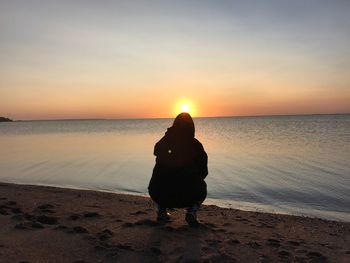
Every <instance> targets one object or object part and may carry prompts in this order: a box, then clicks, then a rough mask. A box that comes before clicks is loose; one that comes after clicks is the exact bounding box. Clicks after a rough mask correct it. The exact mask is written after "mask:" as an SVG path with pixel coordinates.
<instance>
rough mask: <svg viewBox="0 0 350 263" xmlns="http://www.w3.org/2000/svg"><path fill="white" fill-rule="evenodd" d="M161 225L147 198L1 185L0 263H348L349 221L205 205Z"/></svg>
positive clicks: (177, 214)
mask: <svg viewBox="0 0 350 263" xmlns="http://www.w3.org/2000/svg"><path fill="white" fill-rule="evenodd" d="M171 214H172V222H170V223H166V224H159V223H157V222H156V221H155V212H154V206H153V204H152V201H151V200H150V199H149V198H146V197H139V196H132V195H123V194H113V193H104V192H96V191H86V190H72V189H63V188H55V187H44V186H30V185H16V184H7V183H0V225H1V228H0V262H4V263H5V262H128V263H131V262H344V263H346V262H350V223H344V222H335V221H327V220H323V219H317V218H308V217H298V216H289V215H278V214H269V213H259V212H247V211H240V210H235V209H226V208H219V207H217V206H211V205H210V206H203V207H202V209H201V210H200V211H199V212H198V216H199V218H200V220H201V222H202V225H201V226H200V227H198V228H190V227H189V226H187V224H186V222H185V220H184V211H183V209H176V210H175V211H173V212H172V213H171Z"/></svg>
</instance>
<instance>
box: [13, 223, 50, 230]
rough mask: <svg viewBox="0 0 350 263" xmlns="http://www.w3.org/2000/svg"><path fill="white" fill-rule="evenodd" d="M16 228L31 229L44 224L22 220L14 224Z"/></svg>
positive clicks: (41, 227)
mask: <svg viewBox="0 0 350 263" xmlns="http://www.w3.org/2000/svg"><path fill="white" fill-rule="evenodd" d="M15 228H16V229H21V230H32V229H43V228H44V226H43V225H42V224H39V223H36V222H34V223H33V222H24V223H20V224H17V225H15Z"/></svg>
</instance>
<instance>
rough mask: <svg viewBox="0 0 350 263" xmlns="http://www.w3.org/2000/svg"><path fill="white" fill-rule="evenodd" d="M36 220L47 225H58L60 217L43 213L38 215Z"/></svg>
mask: <svg viewBox="0 0 350 263" xmlns="http://www.w3.org/2000/svg"><path fill="white" fill-rule="evenodd" d="M36 220H37V221H38V222H40V223H42V224H46V225H57V224H58V219H57V218H56V217H53V216H46V215H42V216H38V217H37V219H36Z"/></svg>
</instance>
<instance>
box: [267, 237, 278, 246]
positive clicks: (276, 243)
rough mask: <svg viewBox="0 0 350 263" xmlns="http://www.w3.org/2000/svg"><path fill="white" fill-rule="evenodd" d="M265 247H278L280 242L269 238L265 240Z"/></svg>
mask: <svg viewBox="0 0 350 263" xmlns="http://www.w3.org/2000/svg"><path fill="white" fill-rule="evenodd" d="M267 245H268V246H270V247H280V246H281V242H280V241H279V240H277V239H273V238H269V239H268V240H267Z"/></svg>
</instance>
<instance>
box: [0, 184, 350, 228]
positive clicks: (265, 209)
mask: <svg viewBox="0 0 350 263" xmlns="http://www.w3.org/2000/svg"><path fill="white" fill-rule="evenodd" d="M1 183H5V184H15V185H25V186H42V187H54V188H60V189H61V188H62V189H70V190H83V191H96V192H103V193H111V194H121V195H131V196H139V197H145V198H149V195H148V194H147V193H142V192H137V191H134V192H129V191H112V190H107V189H93V188H84V187H77V186H74V185H65V186H62V185H55V184H40V183H39V184H31V183H19V182H11V181H0V184H1ZM203 205H209V206H210V205H214V206H217V207H219V208H228V209H235V210H242V211H247V212H258V213H267V214H277V215H290V216H298V217H304V218H305V217H307V218H314V219H322V220H328V221H335V222H343V223H350V215H348V214H347V213H346V212H339V211H326V210H316V209H308V208H301V209H300V208H298V209H297V208H296V207H295V208H296V209H295V210H291V209H289V210H288V209H285V210H283V209H278V208H276V207H274V206H272V205H268V204H256V203H249V202H243V201H233V200H228V199H215V198H209V197H207V198H206V199H205V201H204V203H203ZM297 210H298V212H296V211H297ZM293 211H294V212H293ZM304 211H309V213H305V212H304ZM310 211H313V212H312V213H310ZM325 213H328V214H329V215H328V216H325V215H323V214H325ZM334 214H338V216H335V215H334ZM344 214H345V215H348V216H344Z"/></svg>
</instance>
